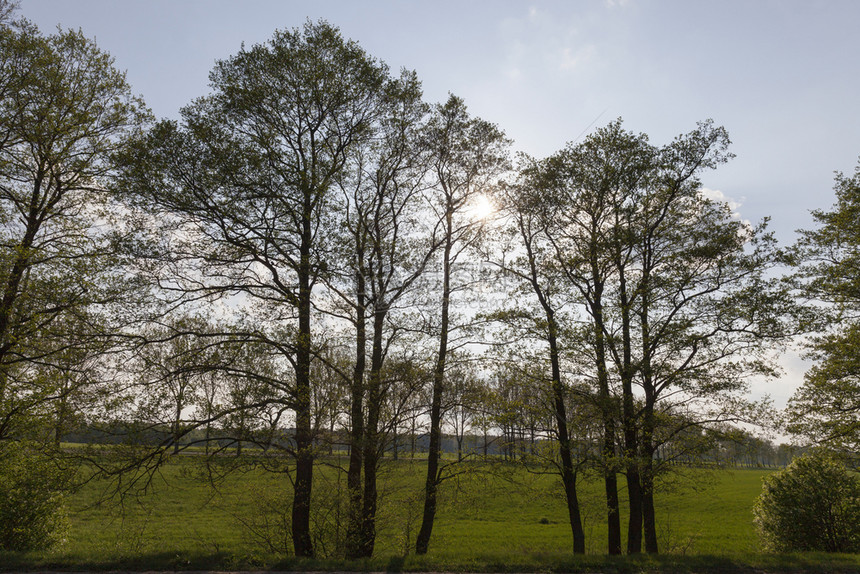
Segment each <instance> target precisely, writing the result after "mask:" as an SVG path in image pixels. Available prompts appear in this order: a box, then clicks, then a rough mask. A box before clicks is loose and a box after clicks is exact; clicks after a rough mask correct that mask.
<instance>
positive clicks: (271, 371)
mask: <svg viewBox="0 0 860 574" xmlns="http://www.w3.org/2000/svg"><path fill="white" fill-rule="evenodd" d="M0 18H2V27H0V42H2V62H0V116H2V122H0V130H2V132H0V234H2V235H0V473H2V472H3V470H2V469H3V462H2V461H3V460H10V461H11V460H13V458H14V457H20V456H21V452H25V451H26V452H28V453H29V452H38V453H40V455H39V456H45V457H48V458H50V459H53V460H56V461H68V463H69V464H73V463H74V461H73V460H72V459H76V460H80V459H85V460H86V462H87V463H88V465H89V466H88V468H95V469H96V470H97V471H98V472H100V473H102V474H105V475H108V476H113V477H116V478H117V479H118V484H121V485H122V486H123V488H132V489H133V488H141V489H145V488H146V487H147V485H148V484H149V480H150V479H151V477H152V473H153V472H154V471H156V470H157V469H158V467H159V466H160V465H161V464H164V463H165V462H166V461H168V460H169V459H170V457H171V456H173V455H176V454H179V453H182V452H186V453H195V454H199V455H203V456H201V457H200V458H201V460H203V461H209V462H210V463H212V464H222V463H223V462H224V460H225V459H227V458H230V459H232V460H234V461H235V464H234V466H236V467H237V468H238V467H241V466H242V465H243V464H253V465H259V464H260V463H261V461H264V462H265V464H264V467H265V468H267V469H269V470H271V471H273V472H279V473H283V474H284V475H286V476H287V477H288V478H289V480H290V483H291V485H292V492H291V497H290V500H291V508H290V509H289V520H290V527H291V533H290V540H291V542H292V545H293V552H294V553H295V555H296V556H314V555H316V554H318V552H319V548H321V546H320V545H319V544H318V543H317V542H318V541H319V538H318V537H319V536H322V535H323V534H321V533H320V532H318V531H317V529H316V527H315V526H314V525H315V524H318V521H320V520H324V518H323V517H321V516H319V515H317V514H315V513H316V511H317V509H316V508H315V505H314V500H315V499H314V497H313V493H314V484H315V483H314V475H315V469H316V468H318V466H319V464H321V463H325V464H329V465H331V464H335V465H338V468H339V470H340V472H342V473H343V476H344V478H345V480H344V482H343V484H344V487H343V488H344V491H343V492H342V493H339V494H340V495H342V496H340V498H338V500H339V502H338V504H342V505H343V509H342V510H343V513H342V515H343V516H346V517H347V518H346V520H345V522H343V523H340V522H339V523H338V528H341V529H342V530H343V531H342V532H338V533H337V537H336V539H337V540H338V541H340V543H339V544H338V545H337V546H336V548H335V549H334V550H333V552H335V553H337V554H338V555H342V556H345V557H348V558H362V557H369V556H372V555H373V553H374V547H375V543H376V536H377V524H376V520H377V515H376V514H377V513H376V510H377V501H378V497H379V486H378V481H379V472H380V470H381V469H382V467H383V465H385V464H390V461H391V460H392V459H395V458H400V457H406V456H407V453H408V456H409V457H412V456H413V455H414V453H416V452H417V451H419V450H423V451H426V454H425V455H424V456H422V457H421V458H422V461H424V460H426V462H422V464H426V472H427V474H426V478H425V480H424V486H423V490H422V493H421V495H422V498H423V511H422V520H421V523H420V529H419V532H418V534H417V538H416V541H415V552H417V553H419V554H421V553H426V552H427V551H428V550H429V548H430V547H431V541H432V532H433V525H434V521H435V517H436V514H437V499H438V493H439V491H440V489H441V488H444V487H445V484H446V481H448V480H449V479H450V478H452V477H455V476H457V474H458V473H460V472H462V471H463V468H464V466H465V465H464V463H465V462H467V461H468V460H469V459H475V458H482V457H495V458H502V459H504V460H510V461H518V462H522V463H524V464H529V465H534V466H538V467H540V468H541V469H543V470H549V471H552V472H555V473H557V474H558V476H559V480H560V482H561V485H562V487H563V490H564V493H565V503H566V507H567V510H568V515H569V519H570V527H571V539H572V546H571V549H572V551H573V552H575V553H582V552H584V551H585V532H586V529H585V528H584V526H583V516H582V513H581V511H580V502H579V499H578V490H577V489H578V486H579V484H580V483H581V480H582V477H583V476H585V475H586V474H590V475H593V476H597V477H599V480H600V481H601V483H602V487H603V493H604V497H605V507H604V512H605V515H606V518H607V523H608V530H607V533H606V537H607V542H608V548H609V552H610V553H611V554H619V553H621V552H622V551H623V550H626V552H628V553H638V552H642V551H643V550H645V551H647V552H651V553H656V552H657V551H658V550H659V549H658V543H657V529H656V528H657V527H656V516H655V511H654V509H655V498H656V497H657V496H658V495H659V489H660V486H661V484H662V482H661V481H662V480H663V477H664V476H667V474H666V473H670V472H671V471H672V469H673V467H676V466H677V465H679V464H682V463H683V464H697V465H698V464H728V465H734V466H778V465H785V464H786V463H787V462H788V460H789V458H790V456H792V454H793V453H792V451H791V450H790V449H788V448H783V447H778V448H775V447H773V445H772V444H770V443H769V442H767V441H764V440H762V439H758V438H756V437H755V436H753V435H752V434H749V433H748V432H746V431H740V430H738V429H740V428H744V427H743V425H747V424H749V425H759V426H765V427H776V425H777V424H778V422H777V421H776V420H775V417H774V416H773V415H774V413H772V411H771V409H770V408H769V407H768V405H767V404H766V403H765V402H755V401H753V400H751V399H750V398H749V394H748V387H749V382H750V380H751V378H752V377H754V376H772V375H774V374H775V373H776V366H775V362H776V359H777V356H778V351H779V350H780V349H781V348H782V346H784V345H785V344H786V343H787V342H788V340H789V338H790V337H791V336H793V335H795V334H798V333H803V332H810V331H812V330H817V331H816V332H819V333H823V334H822V335H820V336H819V337H818V338H816V339H814V340H813V347H812V351H811V352H812V353H813V354H814V356H815V357H816V358H817V359H818V363H817V365H816V367H814V368H813V370H812V371H810V373H809V375H808V377H807V383H806V386H804V387H803V388H802V389H801V390H800V391H799V392H798V394H797V395H796V396H795V398H794V399H793V401H792V404H791V405H790V408H789V410H788V411H787V412H786V413H785V414H784V417H785V418H786V421H787V422H786V423H785V424H786V426H785V428H787V429H788V430H790V431H792V432H796V433H797V434H798V436H802V437H808V438H809V439H810V440H811V441H814V442H820V443H824V444H829V445H831V446H832V447H833V448H835V449H837V450H841V451H842V452H848V453H854V454H856V452H857V436H858V426H857V421H858V416H857V413H858V410H860V409H858V396H860V393H858V392H857V382H856V372H857V370H856V369H855V366H856V365H854V364H853V363H852V362H851V361H852V359H851V357H853V356H854V355H855V353H852V352H851V341H852V340H853V339H852V332H853V331H852V329H853V328H854V327H853V325H854V323H855V322H856V320H855V317H854V315H853V311H854V310H856V309H855V307H856V304H857V301H858V300H860V298H858V297H857V296H856V293H854V290H855V287H856V285H855V283H856V281H857V279H856V277H857V274H856V273H854V268H853V267H852V266H853V265H854V263H855V257H856V256H855V251H856V247H855V246H856V241H855V239H856V237H855V235H856V233H855V227H854V226H853V225H851V224H850V223H849V222H852V221H854V220H855V219H852V213H853V212H852V210H853V209H854V207H852V206H855V203H856V197H855V196H857V194H858V193H857V192H858V188H860V175H855V177H854V178H853V179H847V178H844V177H842V176H840V177H839V178H838V179H837V192H838V193H839V201H840V203H839V205H838V206H837V208H835V210H834V211H833V212H828V213H825V212H816V218H817V219H818V221H819V223H820V224H821V229H819V230H816V231H810V232H805V234H804V235H803V238H802V240H801V242H800V243H799V245H797V246H795V247H794V248H792V249H780V248H779V247H778V246H777V245H776V242H775V240H774V238H773V236H772V235H771V234H770V233H769V232H768V231H767V222H766V221H763V222H760V223H756V224H751V223H749V222H746V221H744V220H742V219H741V218H740V217H739V216H738V215H737V214H735V213H733V212H732V210H731V208H730V206H729V205H728V204H727V203H726V202H725V201H724V200H723V199H722V198H721V197H717V196H714V195H713V194H710V193H708V192H707V190H705V189H704V188H703V186H702V182H701V177H703V175H704V174H705V173H707V172H708V171H710V170H712V169H716V168H717V167H719V166H720V165H722V164H723V163H725V162H727V161H729V160H730V159H731V157H732V154H731V153H730V151H729V144H730V142H729V138H728V134H727V132H726V130H725V129H723V128H722V127H719V126H716V125H715V124H714V123H713V122H711V121H704V122H701V123H699V124H698V125H697V126H696V127H695V128H694V129H693V130H692V131H690V132H689V133H686V134H682V135H679V136H678V137H677V138H675V139H674V140H673V141H672V142H670V143H668V144H665V145H654V144H652V143H650V142H649V140H648V137H647V136H646V135H645V134H635V133H632V132H629V131H626V130H625V129H624V127H623V124H622V122H621V120H616V121H613V122H611V123H609V124H608V125H606V126H604V127H602V128H599V129H597V130H595V131H594V132H593V133H591V134H590V135H588V136H587V137H585V138H584V139H583V140H582V141H580V142H572V143H570V144H568V145H567V146H566V147H565V148H564V149H562V150H560V151H558V152H557V153H555V154H553V155H551V156H550V157H548V158H544V159H537V158H531V157H528V156H525V155H520V156H517V157H516V158H515V159H514V158H512V154H511V145H512V142H511V141H510V140H508V139H507V138H506V137H505V135H504V133H503V131H502V130H501V129H500V128H499V127H497V126H496V125H494V124H492V123H490V122H488V121H485V120H483V119H480V118H476V117H473V116H472V115H470V113H469V112H468V109H467V106H466V104H465V102H464V101H463V100H462V99H460V98H458V97H456V96H454V95H451V96H450V97H449V98H448V99H447V101H445V102H444V103H438V104H428V103H426V102H424V100H423V96H422V91H421V84H420V82H419V80H418V77H417V75H416V74H415V73H414V72H409V71H403V72H401V73H400V74H399V75H396V74H392V73H391V71H390V70H389V68H388V67H387V66H386V65H385V64H384V63H383V62H380V61H379V60H377V59H375V58H373V57H372V56H370V55H368V54H367V53H366V52H365V51H364V50H363V49H362V48H361V47H360V46H359V45H358V44H356V43H355V42H352V41H349V40H346V39H344V38H343V37H342V36H341V34H340V32H339V31H338V30H337V29H336V28H334V27H333V26H331V25H329V24H328V23H326V22H308V23H306V24H305V25H304V26H303V27H301V28H297V29H292V30H282V31H277V32H275V34H274V35H273V37H272V39H271V40H269V41H268V42H266V43H264V44H258V45H254V46H251V47H243V48H242V49H241V50H240V51H239V52H238V53H237V54H235V55H234V56H232V57H230V58H227V59H225V60H222V61H219V62H217V63H216V65H215V67H214V68H213V70H212V72H211V73H210V92H209V94H207V95H204V96H202V97H200V98H198V99H196V100H194V101H193V102H192V103H190V104H189V105H188V106H186V107H185V108H183V109H182V110H181V112H180V119H179V120H160V121H155V120H154V119H153V118H152V117H151V115H150V114H149V112H148V110H147V109H146V108H145V106H144V103H143V102H142V101H141V100H140V99H139V98H137V97H135V96H133V95H132V94H131V90H130V87H129V86H128V84H127V82H126V79H125V76H124V74H122V73H120V72H118V71H116V70H115V68H114V66H113V61H112V60H111V58H110V57H109V56H108V55H107V54H105V53H104V52H102V51H101V50H99V49H98V47H97V46H96V45H95V44H94V42H92V41H91V40H89V39H87V38H85V37H84V36H83V35H82V34H81V33H80V32H67V31H59V32H56V33H55V34H52V35H47V36H46V35H43V34H42V33H41V32H39V31H38V30H37V29H36V28H35V26H34V25H33V24H31V23H29V22H27V21H26V20H23V19H21V18H17V17H16V16H15V13H14V6H13V5H12V4H10V3H9V2H7V1H6V0H0ZM786 264H792V265H796V266H797V268H798V271H797V272H796V273H795V274H794V275H792V276H791V277H785V276H783V273H781V269H783V268H784V266H785V265H786ZM810 298H815V299H816V300H817V303H813V304H811V305H810V304H808V300H809V299H810ZM747 428H748V427H747ZM75 433H77V434H75ZM85 437H88V440H90V441H92V440H93V439H94V438H97V439H98V442H100V443H101V444H100V445H96V446H95V447H94V448H91V449H68V448H64V445H63V441H65V440H69V439H72V438H76V439H80V440H84V439H85ZM106 444H112V445H114V446H112V447H110V448H109V449H108V450H107V451H106V450H105V448H106V447H105V446H104V445H106ZM24 447H26V448H24ZM22 449H24V450H22ZM106 452H109V453H110V454H111V456H105V454H106ZM445 452H450V453H451V454H452V456H444V457H443V456H442V455H443V453H445ZM334 454H338V456H337V457H334V456H333V455H334ZM13 455H14V457H13ZM28 456H29V455H28ZM34 456H35V455H34ZM4 457H6V458H5V459H4ZM14 460H18V458H14ZM10 464H11V463H10ZM16 464H17V463H16ZM16 468H17V467H16ZM16 472H17V471H16ZM619 477H624V479H625V480H623V482H621V481H619ZM0 484H2V483H0ZM620 484H624V485H625V486H624V487H623V488H624V489H626V495H625V493H619V489H620V486H619V485H620ZM0 488H2V486H0ZM622 496H623V497H625V498H626V500H627V501H628V508H629V515H628V517H627V521H626V523H627V524H628V528H627V532H626V544H625V543H624V538H623V537H622V531H621V524H622V516H621V505H620V503H619V501H620V499H621V498H622ZM329 530H330V529H328V530H326V532H328V531H329ZM322 547H325V548H327V549H331V548H333V546H332V544H324V545H323V546H322ZM329 551H332V550H329Z"/></svg>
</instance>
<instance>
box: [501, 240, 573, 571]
mask: <svg viewBox="0 0 860 574" xmlns="http://www.w3.org/2000/svg"><path fill="white" fill-rule="evenodd" d="M520 233H521V234H522V235H523V238H524V239H526V241H525V242H524V243H525V246H526V251H527V253H528V258H529V270H530V281H531V284H532V289H533V290H534V292H535V295H537V298H538V301H539V302H540V304H541V307H543V310H544V314H545V315H546V320H547V342H548V343H549V359H550V370H551V376H552V394H553V405H554V407H555V410H554V413H553V414H554V416H555V427H556V433H557V436H558V449H559V456H560V458H561V482H562V486H563V487H564V495H565V501H566V502H567V515H568V521H569V523H570V530H571V534H572V536H573V553H574V554H585V531H584V530H583V528H582V517H581V515H580V510H579V499H578V497H577V494H576V469H575V467H574V464H573V456H572V454H571V452H572V451H571V444H570V432H569V431H568V427H567V407H566V406H565V402H564V399H565V392H564V391H565V389H564V385H563V384H562V382H561V363H560V360H559V349H558V324H557V323H556V321H555V312H554V310H553V308H552V306H551V305H550V301H549V300H548V299H547V297H546V296H545V294H544V291H543V290H542V289H541V286H540V284H539V283H538V269H537V262H536V261H535V257H534V253H533V252H532V248H531V243H530V242H529V241H528V240H527V238H528V234H527V232H526V229H525V228H524V227H522V226H520ZM484 448H485V453H484V454H485V455H486V441H485V447H484Z"/></svg>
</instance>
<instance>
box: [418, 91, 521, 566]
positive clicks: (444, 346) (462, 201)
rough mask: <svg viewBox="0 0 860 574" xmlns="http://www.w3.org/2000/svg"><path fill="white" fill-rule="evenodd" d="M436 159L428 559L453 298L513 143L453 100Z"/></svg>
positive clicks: (433, 126) (439, 127)
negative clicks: (484, 203)
mask: <svg viewBox="0 0 860 574" xmlns="http://www.w3.org/2000/svg"><path fill="white" fill-rule="evenodd" d="M425 138H426V142H427V145H428V148H429V152H430V154H431V155H432V159H431V161H432V171H433V175H434V177H435V183H436V186H435V188H436V189H435V191H436V195H435V197H434V198H433V202H432V207H433V209H434V211H435V216H436V217H435V218H436V220H437V221H440V222H441V231H440V234H441V246H440V252H441V261H440V262H439V263H440V265H441V271H440V273H439V278H440V281H441V293H440V295H441V305H440V309H439V327H438V330H437V333H438V335H437V336H438V341H439V344H438V351H437V353H436V360H435V367H434V370H433V387H432V391H431V399H430V400H431V404H430V446H429V451H428V453H427V478H426V480H425V484H424V512H423V515H422V520H421V529H420V530H419V532H418V536H417V537H416V540H415V552H416V553H417V554H426V553H427V549H428V548H429V545H430V536H431V534H432V533H433V522H434V520H435V517H436V493H437V490H438V487H439V483H440V480H441V474H440V468H439V458H440V452H441V448H442V397H443V393H444V392H445V372H446V368H447V364H448V351H449V337H450V336H451V331H452V330H453V328H454V327H453V325H452V322H451V299H452V295H454V294H455V293H456V292H458V291H461V292H462V291H463V289H464V288H465V287H466V285H464V284H462V283H459V284H458V283H457V282H456V276H455V267H456V264H457V262H458V260H459V259H460V258H461V256H462V255H463V254H464V252H466V250H467V249H469V248H470V247H471V246H472V245H473V244H474V242H475V241H476V240H477V238H478V237H479V236H480V233H479V231H480V230H481V228H482V226H483V224H484V222H483V221H482V220H481V219H480V218H476V217H475V214H474V213H470V211H471V210H472V209H474V203H475V202H476V201H477V199H478V198H479V197H480V196H481V195H482V194H483V193H485V192H486V191H487V190H488V189H489V187H490V186H491V185H492V184H493V183H494V180H495V179H496V178H498V177H499V176H500V175H501V174H502V173H503V172H504V171H506V170H507V169H508V151H507V149H508V146H509V144H510V142H509V141H508V140H507V139H506V138H505V136H504V133H503V132H502V131H501V130H499V129H498V128H497V127H496V126H495V125H494V124H491V123H489V122H487V121H485V120H482V119H480V118H471V117H469V114H468V112H467V110H466V105H465V103H464V102H463V100H462V99H460V98H458V97H456V96H454V95H451V96H450V97H449V98H448V101H447V102H445V104H444V105H441V104H440V105H437V106H436V107H435V109H434V111H433V114H432V117H431V119H430V122H429V125H428V126H427V129H426V132H425Z"/></svg>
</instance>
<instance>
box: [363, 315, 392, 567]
mask: <svg viewBox="0 0 860 574" xmlns="http://www.w3.org/2000/svg"><path fill="white" fill-rule="evenodd" d="M385 315H386V310H385V309H384V308H382V307H381V306H377V309H376V311H375V312H374V315H373V346H372V349H371V353H370V373H369V374H368V384H367V424H366V425H365V429H364V452H363V458H364V461H363V462H364V500H363V501H362V502H363V504H362V513H361V532H360V537H359V547H358V552H359V557H361V558H370V557H371V556H373V549H374V546H375V545H376V508H377V498H378V492H377V487H376V475H377V470H378V468H379V455H380V452H381V451H380V440H379V415H380V411H381V409H382V401H383V389H382V361H383V342H382V331H383V328H384V324H385Z"/></svg>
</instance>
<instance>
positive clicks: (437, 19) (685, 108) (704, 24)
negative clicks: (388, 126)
mask: <svg viewBox="0 0 860 574" xmlns="http://www.w3.org/2000/svg"><path fill="white" fill-rule="evenodd" d="M21 12H22V13H23V15H25V16H26V17H28V18H30V19H32V20H33V21H35V22H36V23H37V24H39V26H40V27H41V28H42V29H43V30H45V31H48V30H51V29H52V28H53V27H54V26H55V25H56V24H58V23H60V24H62V25H63V26H64V27H75V28H77V27H80V28H81V29H83V31H84V32H85V33H86V34H87V35H88V36H95V37H96V39H97V40H98V43H99V45H100V46H101V47H102V48H103V49H105V50H107V51H109V52H110V53H111V54H113V55H114V57H115V58H116V61H117V65H118V67H120V68H123V69H126V70H127V71H128V76H129V80H130V81H131V83H132V85H133V87H134V89H135V91H136V92H138V93H140V94H142V95H143V96H144V98H145V99H146V101H147V103H148V104H149V105H150V107H151V108H152V109H153V111H154V112H155V113H156V115H158V116H168V117H176V115H177V111H178V110H179V108H180V107H182V106H183V105H185V104H186V103H188V102H189V101H190V100H191V99H193V98H195V97H197V96H200V95H203V94H205V93H206V92H207V89H208V88H207V75H208V73H209V70H210V69H211V67H212V64H213V62H214V61H215V60H216V59H218V58H224V57H228V56H229V55H231V54H233V53H235V52H236V51H237V50H238V48H239V46H240V45H241V43H242V42H245V43H246V44H254V43H258V42H263V41H265V40H266V39H268V38H269V37H270V36H271V34H272V31H273V30H274V29H276V28H292V27H296V26H301V25H302V23H303V22H304V21H305V20H306V19H307V18H311V19H318V18H325V19H327V20H328V21H329V22H330V23H332V24H334V25H336V26H338V27H340V28H341V30H342V31H343V33H344V35H345V36H347V37H349V38H352V39H354V40H356V41H358V42H359V43H360V44H361V45H362V46H363V47H364V48H365V49H366V50H367V51H368V52H369V53H370V54H371V55H373V56H376V57H378V58H380V59H382V60H384V61H386V62H387V63H388V64H389V65H390V66H391V67H392V68H393V69H394V70H397V69H398V68H400V67H407V68H410V69H414V70H416V71H417V72H418V74H419V77H420V78H421V79H422V80H423V83H424V89H425V94H426V97H427V99H428V100H430V101H440V100H444V99H445V98H446V96H447V94H448V92H453V93H455V94H457V95H459V96H461V97H463V98H465V100H466V103H467V105H468V106H469V108H470V110H471V111H472V112H473V113H474V114H476V115H480V116H481V117H483V118H484V119H487V120H490V121H493V122H495V123H497V124H499V126H500V127H501V128H502V129H504V130H505V132H506V133H507V134H508V135H509V136H510V137H511V138H513V139H514V140H515V142H516V147H517V149H519V150H522V151H525V152H527V153H530V154H533V155H538V156H543V155H547V154H549V153H552V152H553V151H555V150H557V149H559V148H561V147H562V146H563V145H564V144H565V142H567V141H569V140H572V139H575V138H576V137H578V136H580V135H581V134H582V133H583V131H584V130H587V129H588V128H589V126H591V127H592V128H593V127H595V126H598V125H601V124H605V123H607V122H608V121H610V120H612V119H613V118H616V117H619V116H620V117H622V118H624V120H625V124H626V126H627V128H628V129H632V130H635V131H644V132H647V133H648V134H649V135H650V136H651V138H652V141H653V142H654V143H664V142H666V141H668V140H669V139H670V138H671V137H673V136H674V135H676V134H678V133H681V132H684V131H688V130H690V129H692V128H693V127H694V126H695V123H696V121H697V120H702V119H706V118H713V119H714V120H715V121H716V122H717V123H718V124H722V125H724V126H725V127H726V128H727V129H728V131H729V133H730V135H731V137H732V140H733V142H734V145H733V151H734V152H735V153H736V154H737V156H738V157H737V158H736V159H735V160H734V161H733V162H732V163H730V164H729V165H727V166H724V167H723V168H721V169H720V170H719V171H717V172H715V173H712V174H708V175H707V176H706V179H705V185H706V186H707V187H709V188H713V189H718V190H720V191H722V192H723V193H724V194H725V195H726V196H727V197H729V198H732V199H733V200H735V201H737V202H739V203H741V204H742V206H741V207H740V212H741V214H742V215H743V217H744V218H746V219H751V220H758V219H760V218H761V217H763V216H766V215H769V216H771V217H772V218H773V224H772V225H773V228H774V229H775V230H776V231H777V233H778V236H779V237H780V239H781V240H782V241H783V242H790V241H792V240H793V237H794V234H793V230H794V229H796V228H798V227H808V226H809V225H811V223H810V219H809V216H808V211H809V210H810V209H813V208H819V207H820V208H825V207H828V206H829V205H830V203H831V202H832V193H831V187H832V179H833V177H832V176H833V171H834V170H841V171H845V172H850V171H853V169H854V166H855V164H856V161H857V157H858V155H860V61H858V58H860V34H858V33H857V26H858V24H860V2H857V1H854V0H843V1H835V0H831V1H819V2H815V1H810V0H805V1H789V0H782V1H775V0H773V1H767V0H721V1H719V2H714V1H694V0H678V1H669V0H595V1H543V2H539V1H534V2H527V1H498V0H494V1H488V0H487V1H471V2H468V1H467V2H463V1H460V0H457V1H448V0H442V1H440V0H433V1H429V0H428V1H424V2H418V1H407V0H399V1H394V0H388V1H363V2H362V1H356V0H343V1H333V0H332V1H315V2H298V1H274V0H244V1H241V2H240V1H238V0H230V1H223V0H208V1H203V0H149V1H133V0H23V2H22V10H21ZM598 118H599V119H598ZM595 119H597V122H596V123H594V124H592V122H594V121H595Z"/></svg>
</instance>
